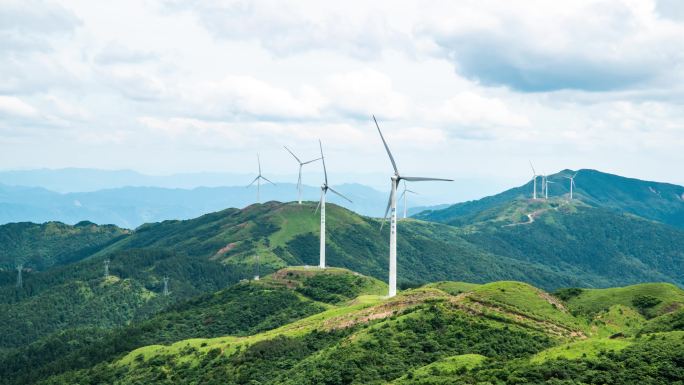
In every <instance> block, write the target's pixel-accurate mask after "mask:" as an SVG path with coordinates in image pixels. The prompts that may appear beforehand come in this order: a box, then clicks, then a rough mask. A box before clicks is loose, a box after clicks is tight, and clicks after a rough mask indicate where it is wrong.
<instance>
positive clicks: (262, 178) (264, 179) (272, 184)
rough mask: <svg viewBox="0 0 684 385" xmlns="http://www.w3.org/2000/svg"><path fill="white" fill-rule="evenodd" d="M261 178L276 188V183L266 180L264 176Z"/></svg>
mask: <svg viewBox="0 0 684 385" xmlns="http://www.w3.org/2000/svg"><path fill="white" fill-rule="evenodd" d="M260 178H261V179H263V180H265V181H266V182H268V183H270V184H272V185H274V186H275V183H273V182H271V181H270V180H268V179H266V177H264V176H262V177H260Z"/></svg>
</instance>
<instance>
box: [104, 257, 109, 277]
mask: <svg viewBox="0 0 684 385" xmlns="http://www.w3.org/2000/svg"><path fill="white" fill-rule="evenodd" d="M104 277H105V279H107V278H108V277H109V259H105V260H104Z"/></svg>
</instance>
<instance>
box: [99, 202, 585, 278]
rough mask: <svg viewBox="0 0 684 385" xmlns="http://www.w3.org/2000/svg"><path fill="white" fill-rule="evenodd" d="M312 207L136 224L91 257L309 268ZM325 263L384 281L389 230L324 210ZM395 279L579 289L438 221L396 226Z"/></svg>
mask: <svg viewBox="0 0 684 385" xmlns="http://www.w3.org/2000/svg"><path fill="white" fill-rule="evenodd" d="M314 210H315V206H314V205H313V204H312V203H306V204H303V205H298V204H296V203H277V202H269V203H266V204H262V205H252V206H249V207H247V208H245V209H243V210H237V209H228V210H224V211H221V212H217V213H212V214H207V215H204V216H202V217H199V218H196V219H192V220H187V221H165V222H162V223H159V224H150V225H146V226H143V227H141V228H139V229H138V230H136V231H135V232H133V233H132V234H131V235H130V236H128V237H126V238H123V239H122V240H120V241H118V242H117V243H115V244H112V245H111V246H109V247H108V248H106V249H103V250H102V251H100V252H99V255H105V254H106V253H108V252H111V251H115V250H125V249H129V248H148V247H153V248H172V249H173V250H176V251H178V252H183V253H187V254H188V255H189V256H192V257H200V258H208V259H211V260H215V261H220V262H221V263H223V264H226V265H229V266H254V264H255V263H256V255H258V256H259V261H260V265H261V268H262V269H264V271H266V272H267V271H273V270H276V269H279V268H282V267H285V266H291V265H312V266H313V265H317V264H318V257H319V256H318V254H319V239H318V234H319V229H320V227H319V226H320V224H319V216H318V215H317V214H315V213H314ZM327 210H328V213H327V217H326V225H327V232H328V235H327V261H328V263H329V265H331V266H339V267H344V268H348V269H351V270H354V271H359V272H361V273H363V274H367V275H370V276H373V277H376V278H379V279H383V280H385V279H386V276H387V266H388V258H387V255H388V253H389V251H388V237H389V234H388V231H389V228H388V227H389V226H385V227H384V228H383V229H382V231H381V230H380V224H381V223H380V221H378V220H376V219H372V218H367V217H361V216H359V215H357V214H355V213H353V212H351V211H349V210H346V209H344V208H341V207H339V206H336V205H329V206H328V209H327ZM398 239H399V241H398V242H399V247H400V252H399V253H400V262H399V282H400V283H402V284H404V285H408V284H415V283H421V282H428V281H431V280H447V279H459V280H465V281H472V282H487V281H492V280H496V279H515V280H528V281H530V282H533V283H535V284H538V285H540V286H543V287H560V286H572V285H575V286H576V285H579V284H580V283H581V281H580V280H577V279H575V278H573V277H572V276H570V275H567V274H564V273H563V272H562V271H560V272H554V271H552V270H551V269H549V268H548V267H545V266H542V265H535V264H532V263H527V262H520V261H515V260H512V259H510V258H507V257H502V256H496V255H494V254H491V253H487V252H483V251H482V250H481V249H479V248H477V247H475V246H473V245H472V244H470V243H469V242H467V241H465V240H464V239H463V238H462V237H461V236H460V234H459V232H458V231H457V230H456V229H454V228H452V227H450V226H444V225H440V224H434V223H427V222H419V221H413V220H407V221H400V223H399V238H398Z"/></svg>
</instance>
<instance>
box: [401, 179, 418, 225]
mask: <svg viewBox="0 0 684 385" xmlns="http://www.w3.org/2000/svg"><path fill="white" fill-rule="evenodd" d="M408 194H418V193H417V192H415V191H411V190H409V189H407V188H406V181H404V191H402V192H401V196H400V197H399V199H403V200H404V219H406V218H407V217H408V215H407V212H408V207H407V205H406V196H407V195H408Z"/></svg>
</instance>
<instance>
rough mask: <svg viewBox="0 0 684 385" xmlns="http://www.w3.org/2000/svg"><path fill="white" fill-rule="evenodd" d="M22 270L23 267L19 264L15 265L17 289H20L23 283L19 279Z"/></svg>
mask: <svg viewBox="0 0 684 385" xmlns="http://www.w3.org/2000/svg"><path fill="white" fill-rule="evenodd" d="M22 270H24V265H23V264H19V265H17V288H19V289H21V287H22V286H23V284H24V281H23V280H22V278H21V271H22Z"/></svg>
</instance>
